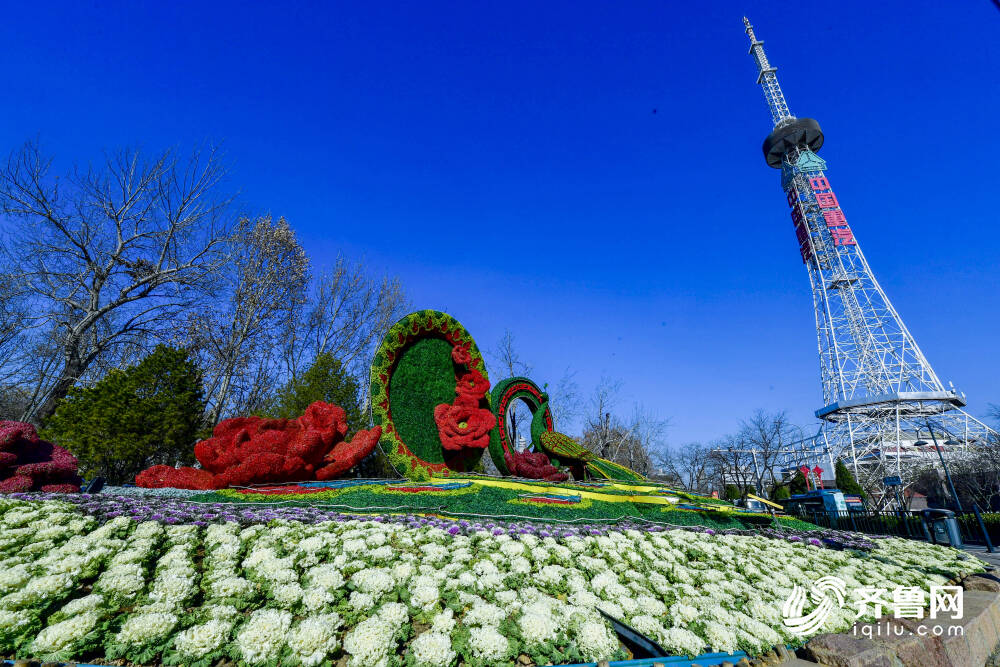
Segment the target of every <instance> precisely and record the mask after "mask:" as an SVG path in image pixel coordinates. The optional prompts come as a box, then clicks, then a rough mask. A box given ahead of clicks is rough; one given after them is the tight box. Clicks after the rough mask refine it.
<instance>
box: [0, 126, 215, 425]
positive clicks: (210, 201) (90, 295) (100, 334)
mask: <svg viewBox="0 0 1000 667" xmlns="http://www.w3.org/2000/svg"><path fill="white" fill-rule="evenodd" d="M50 168H51V161H50V160H49V159H48V158H46V157H44V156H43V155H42V153H41V151H40V150H39V148H38V146H37V145H36V144H34V143H28V144H26V145H25V146H24V147H23V148H22V149H20V150H19V151H16V152H15V153H13V154H12V155H11V156H10V158H9V160H8V161H7V164H6V165H5V166H3V167H2V168H0V209H2V211H3V213H4V214H5V215H6V217H7V218H8V219H9V220H10V221H11V222H12V223H13V226H14V229H13V230H12V231H11V232H10V233H9V234H8V238H6V239H4V243H3V244H0V245H2V251H0V252H2V255H0V263H2V269H0V272H2V273H3V274H4V282H5V284H7V285H8V287H7V288H6V289H7V294H9V295H10V296H11V297H13V298H16V299H22V300H23V301H21V303H23V304H25V305H26V306H27V310H26V312H27V313H28V318H27V321H26V322H25V323H24V324H25V332H24V333H23V334H22V336H21V338H20V341H19V355H18V358H17V359H16V360H15V359H7V360H6V361H5V369H7V370H10V369H14V370H15V371H16V372H17V374H18V375H19V376H21V377H24V378H28V379H30V381H31V382H32V384H33V386H32V387H31V388H30V389H29V392H30V394H31V399H30V402H29V405H28V407H27V408H26V409H25V412H24V414H23V415H22V419H30V420H35V421H39V420H44V419H45V418H47V417H48V416H49V415H51V414H52V413H53V411H54V410H55V408H56V404H57V403H58V401H59V400H60V399H61V398H63V397H64V396H65V395H66V393H67V392H68V391H69V389H70V388H71V387H72V386H73V384H74V383H76V382H77V381H78V380H80V379H81V378H83V377H84V376H85V375H86V374H87V373H88V371H89V370H90V369H91V368H92V367H93V365H94V364H95V363H96V362H98V361H99V360H101V359H102V358H105V357H106V356H108V355H112V356H114V355H116V354H118V355H120V354H122V353H123V351H125V350H129V349H131V350H136V349H140V348H147V347H148V346H149V343H150V340H151V339H154V338H156V337H157V336H160V335H162V334H163V332H164V330H165V329H167V328H169V322H170V320H171V318H173V317H174V316H175V315H176V314H177V313H179V312H181V311H183V310H184V309H186V308H188V307H190V305H191V303H192V302H193V300H194V299H195V296H196V294H197V293H198V292H199V291H200V290H201V289H202V288H204V287H205V286H206V284H207V283H208V281H209V279H210V278H211V277H212V276H213V275H214V274H215V273H216V271H217V270H218V268H219V267H220V266H221V264H222V263H223V262H224V261H225V256H224V253H223V252H222V245H223V242H224V240H225V238H226V225H225V222H226V219H225V215H226V211H227V206H228V204H229V199H228V198H227V197H224V196H219V195H218V190H219V186H220V182H221V179H222V177H223V169H222V168H221V166H220V164H219V160H218V156H217V154H216V153H215V151H214V150H213V151H208V152H207V153H204V154H203V153H200V152H195V153H194V154H192V156H191V157H190V158H189V159H187V160H186V161H178V160H177V159H176V158H175V157H174V155H173V154H172V153H171V152H170V151H167V152H164V153H161V154H159V155H157V156H154V157H153V158H152V159H150V160H147V159H145V158H144V157H143V156H142V155H141V154H140V153H139V152H138V151H133V150H123V151H120V152H117V153H115V154H112V155H111V156H109V157H108V158H107V160H106V161H105V163H104V164H103V165H101V166H100V167H93V168H89V169H87V170H85V171H74V172H73V173H71V174H70V175H69V176H68V177H66V178H63V179H58V178H56V177H54V176H52V174H51V173H50V171H51V169H50ZM5 296H6V295H5ZM39 352H46V353H49V354H50V356H42V357H39V356H38V353H39Z"/></svg>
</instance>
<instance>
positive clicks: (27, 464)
mask: <svg viewBox="0 0 1000 667" xmlns="http://www.w3.org/2000/svg"><path fill="white" fill-rule="evenodd" d="M76 471H77V460H76V457H75V456H73V455H72V454H70V453H69V452H68V451H66V450H65V449H63V448H62V447H60V446H58V445H54V444H52V443H51V442H46V441H45V440H41V439H39V437H38V432H37V431H35V427H34V426H32V425H31V424H25V423H24V422H13V421H0V493H14V492H17V491H48V492H52V493H74V492H77V491H79V490H80V481H81V480H80V476H79V475H77V472H76Z"/></svg>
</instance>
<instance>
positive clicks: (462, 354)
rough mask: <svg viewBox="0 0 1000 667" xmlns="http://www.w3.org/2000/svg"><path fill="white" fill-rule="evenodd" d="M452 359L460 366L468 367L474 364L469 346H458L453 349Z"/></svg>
mask: <svg viewBox="0 0 1000 667" xmlns="http://www.w3.org/2000/svg"><path fill="white" fill-rule="evenodd" d="M451 359H452V361H454V362H455V363H456V364H458V365H460V366H468V365H469V364H471V363H472V353H471V352H469V344H468V343H466V344H465V345H456V346H455V347H453V348H451Z"/></svg>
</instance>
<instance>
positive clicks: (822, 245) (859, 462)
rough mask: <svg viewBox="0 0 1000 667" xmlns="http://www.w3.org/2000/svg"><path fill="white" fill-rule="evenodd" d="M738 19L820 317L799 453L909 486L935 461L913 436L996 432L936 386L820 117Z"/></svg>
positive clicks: (957, 443) (965, 444)
mask: <svg viewBox="0 0 1000 667" xmlns="http://www.w3.org/2000/svg"><path fill="white" fill-rule="evenodd" d="M743 22H744V24H745V26H746V33H747V36H748V37H749V38H750V55H752V56H753V58H754V61H755V62H756V65H757V70H758V77H757V83H758V84H760V86H761V88H762V89H763V91H764V97H765V99H766V100H767V104H768V108H769V109H770V112H771V119H772V121H773V123H774V130H773V131H772V132H771V133H770V134H769V135H768V136H767V138H766V139H765V140H764V145H763V151H764V157H765V160H766V161H767V164H768V165H769V166H771V167H773V168H775V169H780V170H781V185H782V189H783V190H784V192H785V197H786V201H787V203H788V208H789V215H790V217H791V220H792V223H793V225H794V229H795V235H796V239H797V241H798V246H799V253H800V254H801V256H802V261H803V263H804V264H805V266H806V270H807V273H808V276H809V284H810V287H811V291H812V300H813V310H814V313H815V319H816V333H817V341H818V345H819V359H820V377H821V380H822V385H823V407H822V408H820V409H819V410H817V411H816V416H817V417H819V418H820V419H821V420H822V426H821V427H820V430H819V433H818V434H817V435H816V436H815V437H814V438H811V439H810V440H809V441H808V442H805V443H803V448H802V455H801V458H803V459H805V462H807V463H808V462H809V461H810V460H811V461H813V462H819V461H824V462H825V461H832V460H833V459H839V460H843V461H845V462H847V463H849V464H850V465H851V466H852V467H853V468H854V471H855V475H856V476H857V477H858V480H859V481H860V482H861V483H862V484H863V485H864V486H865V487H866V488H868V489H869V490H871V491H873V492H875V495H876V496H881V497H882V498H883V499H887V498H888V496H887V495H886V494H885V489H884V487H883V485H882V480H883V478H885V477H888V476H899V477H901V478H902V481H903V484H904V485H906V484H907V483H908V482H910V481H912V478H913V473H914V472H915V470H916V469H918V468H920V467H922V466H924V465H927V464H928V463H929V462H930V461H932V460H936V452H935V451H934V450H933V449H932V448H931V447H924V446H916V445H915V444H914V443H916V442H918V441H921V440H923V441H928V442H934V446H940V447H941V448H942V451H945V452H949V455H962V453H966V452H969V451H971V450H974V449H975V447H977V446H979V445H982V444H984V443H985V442H986V441H987V440H988V439H990V438H996V437H997V434H996V433H995V432H993V431H992V430H991V429H990V428H989V427H988V426H986V425H985V424H983V423H982V422H980V421H979V420H977V419H976V418H974V417H972V416H971V415H969V414H967V413H966V412H964V411H963V410H962V409H961V408H962V407H964V406H965V404H966V401H965V396H964V394H961V393H959V392H957V391H955V390H954V389H953V388H947V389H946V388H945V387H944V386H943V385H942V384H941V380H940V379H938V376H937V374H936V373H935V372H934V369H933V368H932V367H931V365H930V363H929V362H928V361H927V358H926V357H925V356H924V354H923V352H921V351H920V347H919V346H918V345H917V343H916V341H915V340H914V338H913V336H912V335H911V334H910V332H909V330H908V329H907V328H906V325H905V324H904V323H903V320H902V318H901V317H900V316H899V313H898V312H896V309H895V308H894V307H893V305H892V302H891V301H889V297H888V296H887V295H886V293H885V291H884V290H883V289H882V287H881V285H879V283H878V281H877V280H876V279H875V276H874V274H873V273H872V270H871V267H870V266H869V265H868V261H867V260H866V259H865V256H864V253H863V252H862V251H861V247H860V246H859V245H858V242H857V240H856V239H855V236H854V232H853V230H852V229H851V227H850V225H849V224H848V222H847V217H846V215H845V213H844V210H843V209H842V208H841V205H840V202H839V200H838V199H837V195H836V193H835V192H834V189H833V187H832V185H831V182H830V180H829V179H828V178H827V175H826V162H825V161H824V160H823V159H822V158H820V157H819V155H817V152H818V151H819V150H820V148H821V147H822V146H823V140H824V137H823V132H822V130H821V128H820V126H819V123H817V122H816V121H815V120H813V119H811V118H796V117H795V116H794V115H792V113H791V111H790V110H789V108H788V103H787V102H786V101H785V96H784V93H783V92H782V90H781V86H780V85H779V84H778V77H777V68H775V67H773V66H771V64H770V63H769V62H768V60H767V56H766V55H765V53H764V42H762V41H761V40H759V39H757V37H756V35H755V34H754V30H753V26H751V25H750V21H749V20H747V19H746V18H744V19H743ZM946 443H947V444H946ZM789 463H793V462H792V461H790V462H789ZM821 465H822V464H821Z"/></svg>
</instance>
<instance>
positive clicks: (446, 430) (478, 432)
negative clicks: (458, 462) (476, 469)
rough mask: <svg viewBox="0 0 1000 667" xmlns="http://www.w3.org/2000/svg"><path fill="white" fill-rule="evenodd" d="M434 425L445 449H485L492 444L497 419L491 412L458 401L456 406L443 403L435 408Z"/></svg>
mask: <svg viewBox="0 0 1000 667" xmlns="http://www.w3.org/2000/svg"><path fill="white" fill-rule="evenodd" d="M434 423H436V424H437V427H438V434H439V435H440V436H441V446H443V447H444V448H445V449H449V450H452V451H454V450H459V449H462V448H465V447H475V448H477V449H484V448H485V447H486V446H487V445H489V444H490V430H492V429H493V427H494V426H496V423H497V418H496V417H495V416H494V414H493V413H492V412H490V411H489V410H486V409H483V408H478V407H475V406H474V405H469V404H467V403H460V402H458V400H457V399H456V401H455V405H449V404H447V403H442V404H440V405H438V406H437V407H436V408H434Z"/></svg>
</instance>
